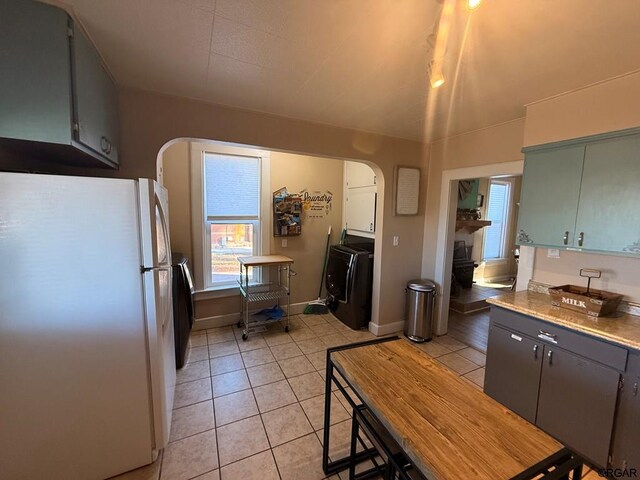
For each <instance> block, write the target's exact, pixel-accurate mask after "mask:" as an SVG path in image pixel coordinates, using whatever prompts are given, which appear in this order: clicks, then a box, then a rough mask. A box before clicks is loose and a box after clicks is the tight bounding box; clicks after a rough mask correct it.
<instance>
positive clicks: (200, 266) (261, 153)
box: [189, 142, 271, 297]
mask: <svg viewBox="0 0 640 480" xmlns="http://www.w3.org/2000/svg"><path fill="white" fill-rule="evenodd" d="M205 154H221V155H232V156H242V157H255V158H258V159H259V169H260V180H259V186H258V188H259V201H260V206H259V216H258V218H257V219H256V218H254V217H252V218H247V217H224V218H220V217H219V218H207V216H206V212H205V201H206V200H205V197H204V193H205V186H204V182H205V175H204V168H205ZM189 161H190V163H191V165H190V167H191V168H190V170H191V179H190V183H191V224H192V242H193V256H194V262H193V263H194V276H195V288H196V292H197V293H198V292H209V293H210V294H212V296H213V297H217V296H227V295H234V294H236V293H237V291H238V284H237V282H236V279H235V278H234V279H233V281H229V282H224V283H212V282H211V227H210V225H211V224H240V223H248V224H249V223H250V224H253V226H254V227H253V242H254V245H253V254H254V255H268V254H269V241H268V239H269V228H270V222H269V215H270V209H269V207H270V203H269V200H270V197H269V192H270V190H271V189H270V178H269V172H270V152H268V151H265V150H259V149H254V148H246V147H236V146H233V145H227V144H221V143H215V142H211V143H199V142H191V144H190V155H189ZM239 274H240V271H239V269H238V275H239ZM258 274H259V272H258ZM261 280H263V279H261V278H254V279H253V281H254V282H260V281H261Z"/></svg>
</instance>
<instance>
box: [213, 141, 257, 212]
mask: <svg viewBox="0 0 640 480" xmlns="http://www.w3.org/2000/svg"><path fill="white" fill-rule="evenodd" d="M204 172H205V182H204V183H205V185H204V195H205V215H206V216H207V217H208V218H212V217H218V218H220V217H226V218H233V217H255V218H257V217H258V215H259V212H260V160H259V159H258V158H256V157H240V156H234V155H220V154H213V153H206V154H205V156H204Z"/></svg>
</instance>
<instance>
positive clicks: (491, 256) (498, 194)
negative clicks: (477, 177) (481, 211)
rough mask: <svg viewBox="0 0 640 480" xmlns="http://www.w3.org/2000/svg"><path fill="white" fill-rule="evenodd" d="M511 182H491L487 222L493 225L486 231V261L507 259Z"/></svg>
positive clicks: (484, 250)
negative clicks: (489, 221)
mask: <svg viewBox="0 0 640 480" xmlns="http://www.w3.org/2000/svg"><path fill="white" fill-rule="evenodd" d="M511 186H512V185H511V181H509V180H499V179H492V180H491V181H490V182H489V201H488V203H487V213H486V218H487V220H491V225H489V226H488V227H486V228H485V230H484V248H483V258H484V260H485V261H487V260H489V261H491V260H501V259H504V258H506V257H507V254H506V250H507V241H508V236H509V230H508V228H509V212H510V210H511Z"/></svg>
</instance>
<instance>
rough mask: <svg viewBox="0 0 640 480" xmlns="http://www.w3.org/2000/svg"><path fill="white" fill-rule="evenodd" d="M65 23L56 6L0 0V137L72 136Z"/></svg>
mask: <svg viewBox="0 0 640 480" xmlns="http://www.w3.org/2000/svg"><path fill="white" fill-rule="evenodd" d="M67 24H68V17H67V14H66V13H65V12H64V11H62V10H60V9H58V8H55V7H52V6H49V5H44V4H41V3H36V2H31V1H16V0H0V71H1V72H2V73H1V74H0V137H6V138H12V139H21V140H35V141H40V142H49V143H55V144H59V143H65V142H69V141H70V140H71V128H72V125H71V118H72V104H71V88H70V75H71V59H70V58H69V37H68V36H67Z"/></svg>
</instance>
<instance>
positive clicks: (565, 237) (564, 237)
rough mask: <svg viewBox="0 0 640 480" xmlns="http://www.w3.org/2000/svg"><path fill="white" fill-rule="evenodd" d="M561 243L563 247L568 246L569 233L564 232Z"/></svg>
mask: <svg viewBox="0 0 640 480" xmlns="http://www.w3.org/2000/svg"><path fill="white" fill-rule="evenodd" d="M562 241H563V242H564V244H565V245H568V244H569V231H568V230H567V231H566V232H564V236H563V237H562Z"/></svg>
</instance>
